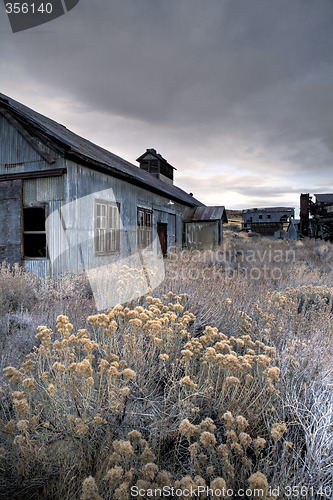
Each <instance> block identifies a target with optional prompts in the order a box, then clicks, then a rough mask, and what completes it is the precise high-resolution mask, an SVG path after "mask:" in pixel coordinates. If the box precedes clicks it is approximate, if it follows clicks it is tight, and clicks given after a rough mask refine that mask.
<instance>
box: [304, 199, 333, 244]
mask: <svg viewBox="0 0 333 500" xmlns="http://www.w3.org/2000/svg"><path fill="white" fill-rule="evenodd" d="M314 197H315V201H312V196H310V194H309V193H302V194H301V201H300V206H301V209H300V233H301V235H303V236H308V237H309V238H320V239H323V240H330V241H333V193H324V194H315V195H314Z"/></svg>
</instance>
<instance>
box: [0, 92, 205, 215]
mask: <svg viewBox="0 0 333 500" xmlns="http://www.w3.org/2000/svg"><path fill="white" fill-rule="evenodd" d="M0 106H2V107H3V108H5V109H6V110H7V111H9V112H10V113H11V114H13V115H14V117H15V119H16V120H17V121H19V122H20V123H21V124H23V126H25V128H26V129H27V130H28V132H29V133H31V134H32V135H34V134H36V135H37V137H38V138H39V139H41V140H44V141H45V142H46V143H47V144H48V145H49V144H50V143H51V144H53V146H54V148H55V149H56V150H57V151H62V152H63V154H64V156H67V157H70V158H75V159H76V161H77V162H78V163H79V162H86V163H88V164H89V167H90V168H92V169H94V168H96V164H99V165H102V166H104V167H106V169H107V171H108V172H109V173H110V175H112V174H114V175H116V174H117V173H118V174H122V176H123V178H124V179H125V178H126V180H127V181H128V182H132V183H135V182H139V183H142V184H144V185H145V186H146V189H150V190H155V191H159V192H161V193H162V195H164V196H166V197H170V198H173V199H176V200H179V201H181V202H184V203H185V204H186V205H190V206H192V207H193V206H204V205H203V203H201V202H200V201H198V200H196V199H195V198H194V197H193V196H191V195H190V194H188V193H186V192H185V191H183V190H182V189H180V188H178V187H177V186H173V185H169V184H166V183H164V182H163V181H161V180H160V179H157V178H156V177H154V176H153V175H151V174H149V173H148V172H145V171H144V170H142V169H141V168H139V167H137V166H136V165H133V164H132V163H130V162H128V161H126V160H124V159H123V158H121V157H120V156H117V155H115V154H113V153H111V152H110V151H107V150H106V149H104V148H102V147H100V146H97V145H96V144H93V143H92V142H90V141H88V140H87V139H84V138H83V137H80V136H79V135H77V134H75V133H74V132H71V131H70V130H68V129H67V128H66V127H64V126H63V125H61V124H59V123H57V122H55V121H54V120H51V119H50V118H47V117H46V116H43V115H41V114H40V113H37V112H36V111H34V110H32V109H30V108H28V107H27V106H24V105H23V104H20V103H19V102H17V101H14V100H13V99H11V98H9V97H7V96H5V95H3V94H0Z"/></svg>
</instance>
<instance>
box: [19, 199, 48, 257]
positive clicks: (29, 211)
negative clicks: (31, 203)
mask: <svg viewBox="0 0 333 500" xmlns="http://www.w3.org/2000/svg"><path fill="white" fill-rule="evenodd" d="M45 220H46V207H45V206H40V207H29V208H28V207H26V208H23V253H24V257H25V258H28V259H46V228H45Z"/></svg>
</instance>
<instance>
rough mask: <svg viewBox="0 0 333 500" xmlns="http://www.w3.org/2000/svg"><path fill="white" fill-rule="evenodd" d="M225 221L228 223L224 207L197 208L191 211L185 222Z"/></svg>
mask: <svg viewBox="0 0 333 500" xmlns="http://www.w3.org/2000/svg"><path fill="white" fill-rule="evenodd" d="M221 219H222V220H223V222H227V215H226V211H225V208H224V206H215V207H196V208H193V209H192V210H191V212H190V213H189V214H188V216H187V217H186V219H185V222H198V221H214V220H221Z"/></svg>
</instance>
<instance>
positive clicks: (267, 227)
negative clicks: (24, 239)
mask: <svg viewBox="0 0 333 500" xmlns="http://www.w3.org/2000/svg"><path fill="white" fill-rule="evenodd" d="M242 216H243V224H242V229H243V230H244V231H246V232H249V231H252V232H254V233H257V234H260V235H261V236H265V237H266V238H271V239H297V230H296V227H295V225H294V217H295V210H294V208H290V207H269V208H249V209H246V210H243V211H242Z"/></svg>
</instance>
